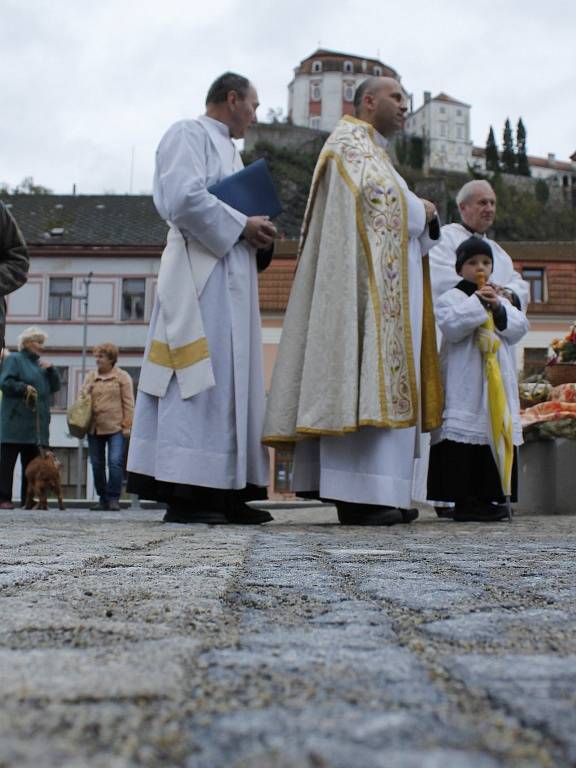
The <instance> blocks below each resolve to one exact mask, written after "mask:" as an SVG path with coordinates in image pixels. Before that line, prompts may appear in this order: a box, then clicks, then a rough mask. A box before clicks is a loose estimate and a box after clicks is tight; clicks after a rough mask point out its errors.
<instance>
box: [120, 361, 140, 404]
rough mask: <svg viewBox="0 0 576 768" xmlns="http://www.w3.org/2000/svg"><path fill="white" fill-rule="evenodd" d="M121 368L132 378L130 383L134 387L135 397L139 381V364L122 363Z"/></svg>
mask: <svg viewBox="0 0 576 768" xmlns="http://www.w3.org/2000/svg"><path fill="white" fill-rule="evenodd" d="M122 370H123V371H126V373H127V374H129V376H130V378H131V379H132V385H133V387H134V397H136V390H137V389H138V382H139V381H140V371H141V368H140V366H135V365H123V366H122Z"/></svg>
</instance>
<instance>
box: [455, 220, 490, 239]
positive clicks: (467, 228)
mask: <svg viewBox="0 0 576 768" xmlns="http://www.w3.org/2000/svg"><path fill="white" fill-rule="evenodd" d="M460 226H461V227H463V228H464V229H465V230H466V231H467V232H470V234H471V235H474V237H486V233H485V232H484V233H482V232H476V230H475V229H472V227H469V226H468V224H464V222H463V221H461V222H460Z"/></svg>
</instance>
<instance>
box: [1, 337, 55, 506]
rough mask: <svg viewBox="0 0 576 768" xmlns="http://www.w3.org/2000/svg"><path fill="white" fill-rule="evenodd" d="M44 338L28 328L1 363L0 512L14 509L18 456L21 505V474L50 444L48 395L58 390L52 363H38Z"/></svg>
mask: <svg viewBox="0 0 576 768" xmlns="http://www.w3.org/2000/svg"><path fill="white" fill-rule="evenodd" d="M47 338H48V337H47V334H46V333H45V332H44V331H43V330H41V329H40V328H35V327H32V328H27V329H26V330H25V331H23V332H22V333H21V334H20V336H19V337H18V350H19V351H18V352H14V353H12V354H11V355H8V356H7V357H6V358H5V359H4V360H3V362H2V371H1V373H0V389H1V390H2V407H1V416H0V420H1V425H0V441H1V442H0V509H14V506H13V504H12V484H13V480H14V467H15V465H16V460H17V458H18V455H20V456H21V460H22V486H21V504H22V506H24V501H25V499H26V479H25V476H24V472H25V469H26V467H27V466H28V464H29V463H30V462H31V461H32V459H34V458H35V457H36V456H37V455H38V453H39V449H40V447H47V446H48V444H49V425H50V395H51V394H52V393H53V392H57V391H58V390H59V389H60V376H59V374H58V371H57V370H56V368H54V366H53V365H52V363H50V362H47V361H45V360H41V359H40V355H41V354H42V351H43V349H44V343H45V341H46V339H47Z"/></svg>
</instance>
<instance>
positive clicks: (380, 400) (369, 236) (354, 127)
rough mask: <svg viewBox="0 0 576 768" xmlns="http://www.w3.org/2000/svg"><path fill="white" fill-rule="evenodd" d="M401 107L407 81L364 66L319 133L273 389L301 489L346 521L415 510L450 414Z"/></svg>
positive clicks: (268, 428)
mask: <svg viewBox="0 0 576 768" xmlns="http://www.w3.org/2000/svg"><path fill="white" fill-rule="evenodd" d="M406 108H407V107H406V99H405V95H404V92H403V90H402V87H401V85H400V83H398V82H397V81H396V80H394V79H392V78H387V77H370V78H368V79H367V80H365V81H363V82H362V83H361V84H360V85H359V86H358V89H357V92H356V96H355V109H356V117H348V116H346V117H344V118H342V119H341V120H340V122H339V123H338V125H337V126H336V128H335V129H334V131H333V132H332V134H331V136H330V137H329V138H328V140H327V142H326V144H325V145H324V148H323V150H322V152H321V154H320V158H319V160H318V164H317V166H316V170H315V171H314V178H313V181H312V189H311V191H310V196H309V199H308V208H307V211H306V215H305V220H304V227H303V234H302V242H301V245H300V258H299V263H298V269H297V271H296V275H295V278H294V284H293V287H292V293H291V296H290V301H289V305H288V309H287V313H286V318H285V322H284V328H283V331H282V338H281V342H280V347H279V351H278V358H277V362H276V367H275V370H274V375H273V380H272V386H271V389H270V393H269V397H268V406H267V411H266V421H265V426H264V440H265V442H266V443H267V444H270V445H286V444H287V443H296V451H295V467H294V490H295V491H296V492H297V493H299V494H302V493H307V494H310V495H316V496H317V497H320V498H321V499H324V500H327V501H332V502H334V503H335V504H336V507H337V510H338V518H339V520H340V523H342V524H344V525H394V524H396V523H408V522H410V521H411V520H413V519H415V517H417V515H418V513H417V511H416V510H413V509H411V508H410V507H411V504H410V502H411V483H412V470H413V464H414V457H415V455H417V452H418V444H419V439H420V430H422V429H430V428H433V427H435V426H438V425H439V424H440V418H441V414H442V397H441V385H440V373H439V369H438V368H437V351H436V339H435V335H434V318H433V315H432V307H431V301H430V283H429V278H428V275H427V270H426V263H425V262H423V256H424V255H425V254H426V253H427V252H428V248H430V246H431V245H432V243H433V242H434V241H433V240H432V239H431V237H430V235H431V234H432V235H435V236H436V237H438V233H439V227H438V226H437V219H436V211H435V207H434V205H433V204H432V203H431V202H429V201H427V200H421V199H420V198H419V197H417V196H416V195H414V194H413V193H412V192H410V190H409V189H408V187H407V186H406V183H405V181H404V180H403V179H402V178H401V176H400V175H399V174H398V173H397V172H396V171H395V169H394V167H393V165H392V163H391V161H390V158H389V156H388V153H387V150H386V146H387V143H388V139H389V138H390V137H391V136H392V135H393V134H394V132H395V131H398V130H401V128H402V125H403V123H404V114H405V112H406ZM432 224H436V230H437V232H434V231H432V232H431V231H430V225H432Z"/></svg>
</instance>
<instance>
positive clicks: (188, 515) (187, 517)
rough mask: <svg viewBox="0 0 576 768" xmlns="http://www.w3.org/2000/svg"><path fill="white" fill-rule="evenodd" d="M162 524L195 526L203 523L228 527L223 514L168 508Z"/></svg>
mask: <svg viewBox="0 0 576 768" xmlns="http://www.w3.org/2000/svg"><path fill="white" fill-rule="evenodd" d="M162 522H163V523H184V524H185V525H195V524H198V523H204V524H206V525H228V520H227V519H226V515H225V514H224V513H223V512H217V511H216V510H213V509H205V510H204V509H203V510H192V511H190V510H187V509H180V508H179V507H168V509H167V510H166V513H165V514H164V517H163V518H162Z"/></svg>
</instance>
